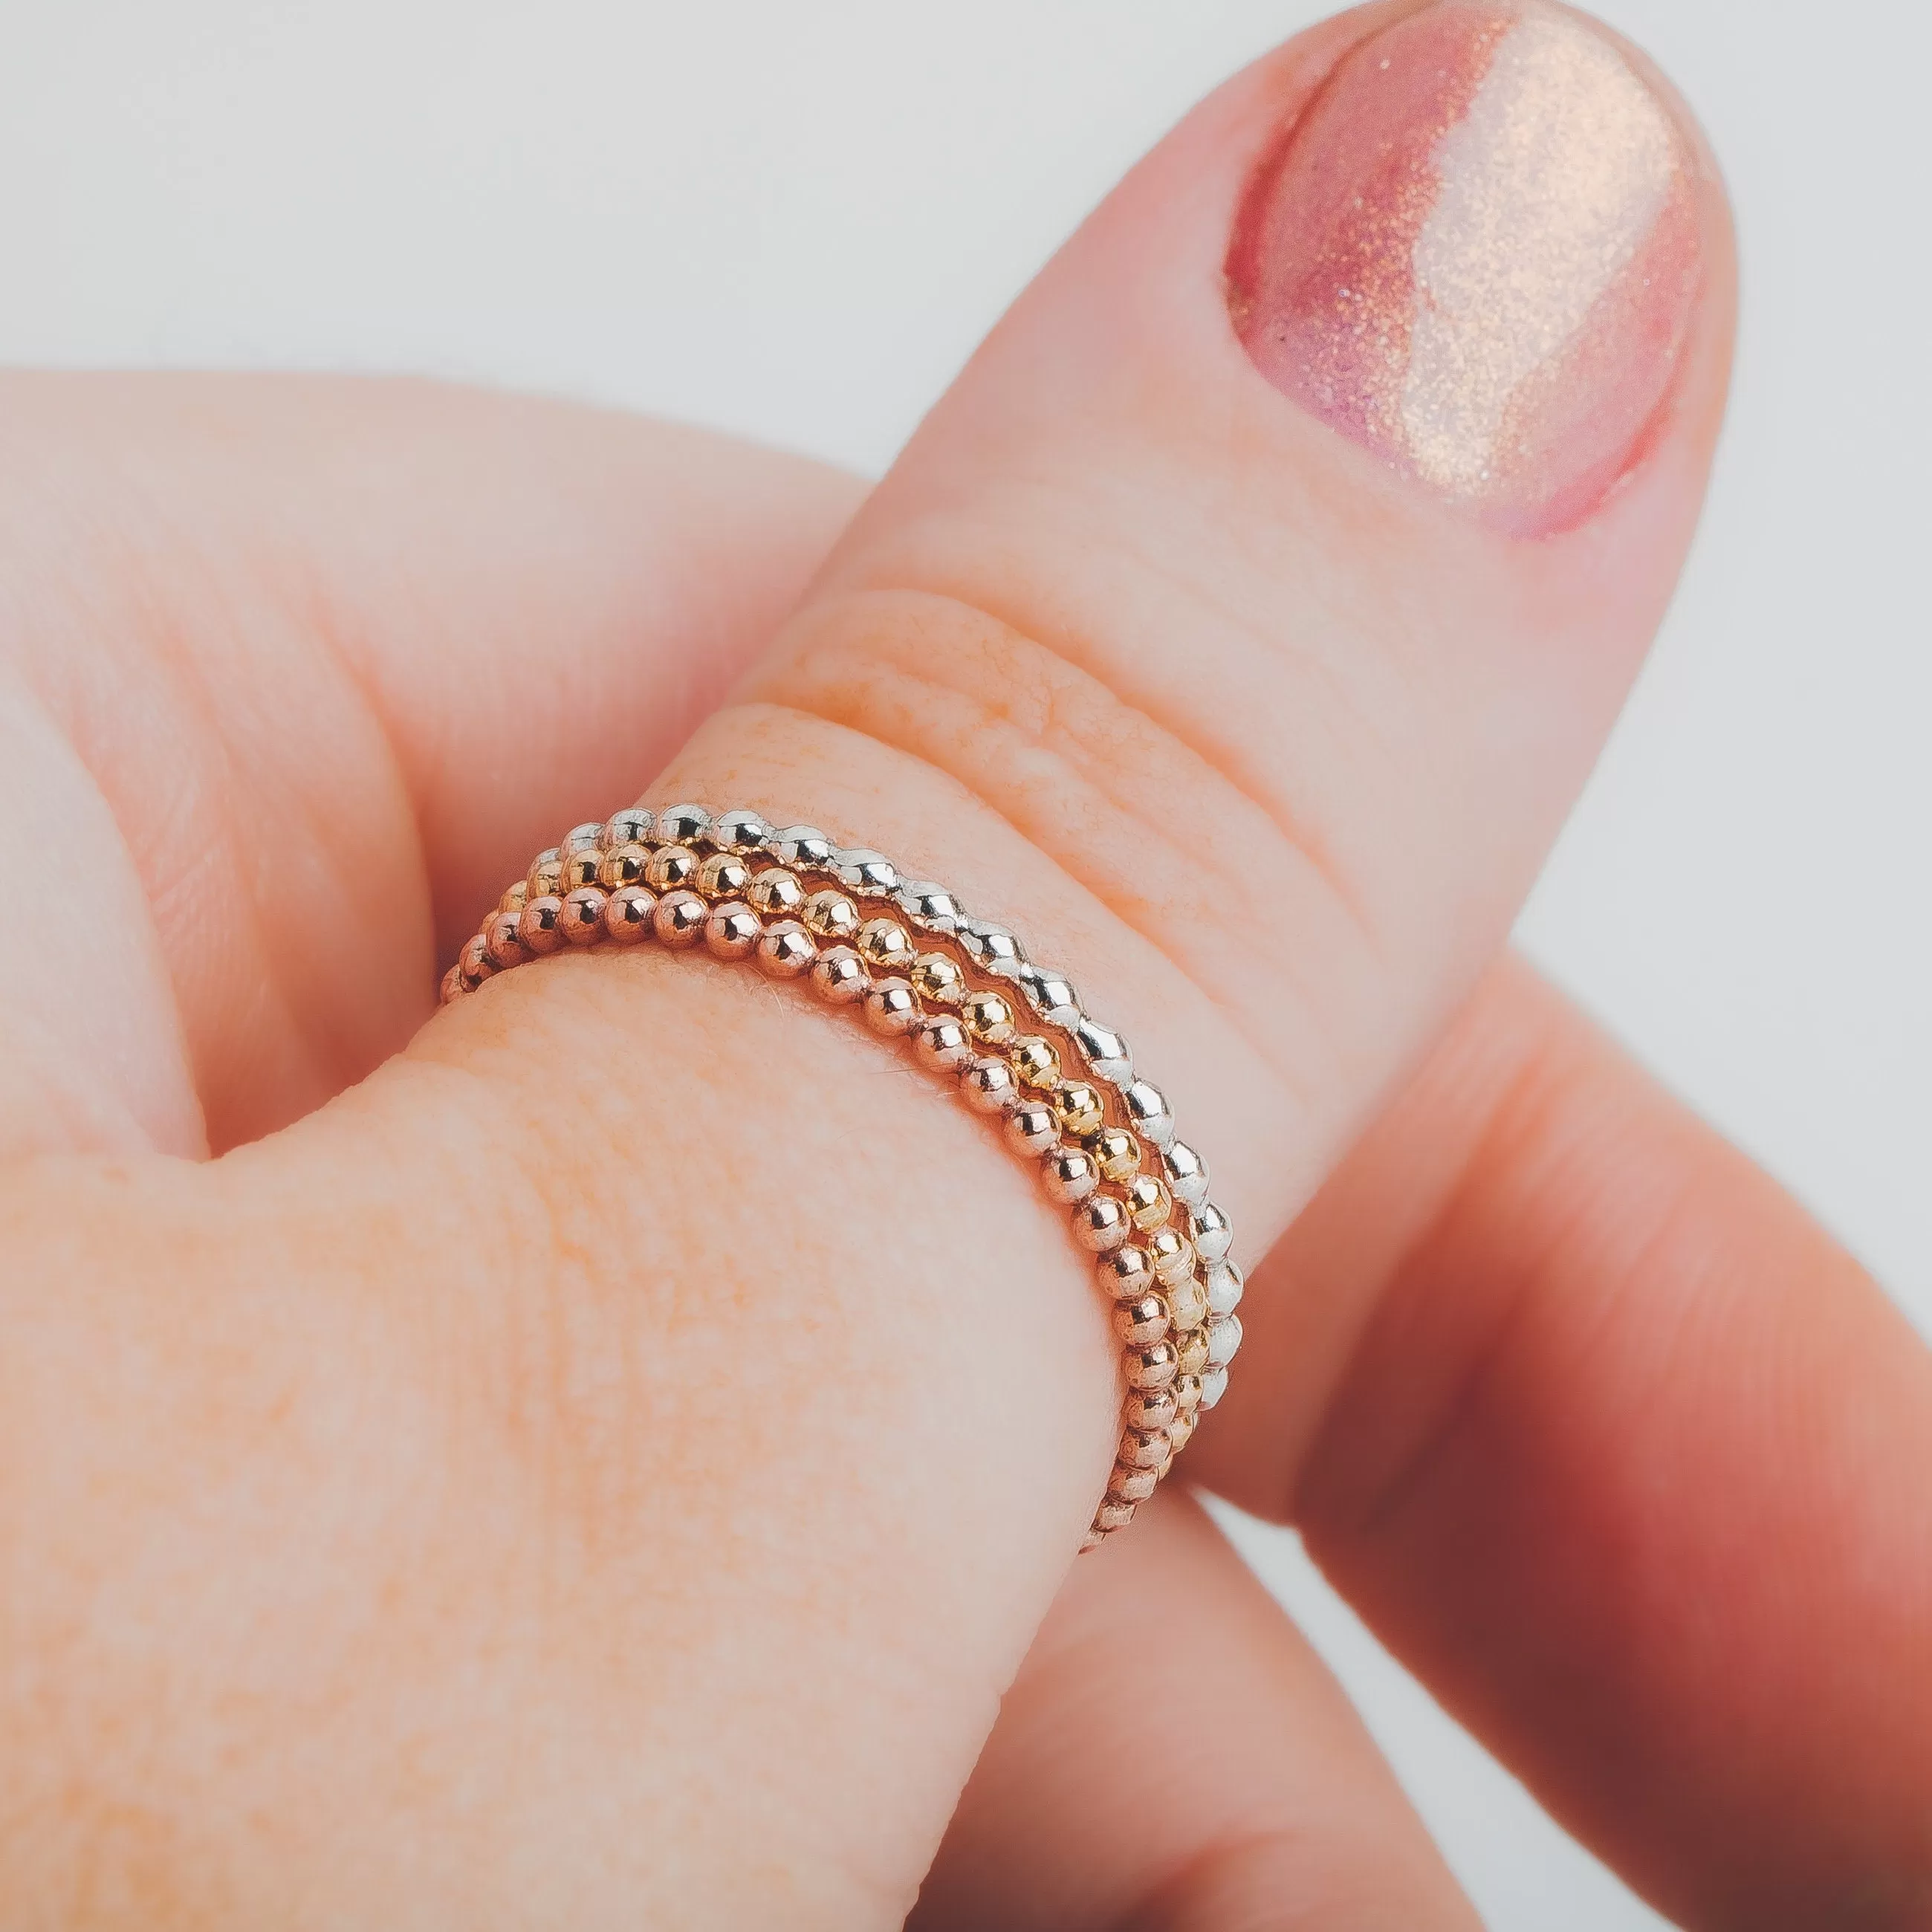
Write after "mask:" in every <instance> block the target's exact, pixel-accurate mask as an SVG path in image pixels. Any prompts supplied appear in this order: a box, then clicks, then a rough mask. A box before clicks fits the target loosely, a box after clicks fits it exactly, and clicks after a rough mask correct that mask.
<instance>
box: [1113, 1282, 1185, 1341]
mask: <svg viewBox="0 0 1932 1932" xmlns="http://www.w3.org/2000/svg"><path fill="white" fill-rule="evenodd" d="M1172 1326H1173V1323H1172V1321H1171V1320H1170V1319H1169V1316H1168V1312H1167V1304H1166V1302H1164V1301H1162V1299H1161V1298H1160V1296H1159V1295H1154V1294H1148V1295H1136V1296H1135V1297H1134V1298H1133V1301H1119V1302H1116V1303H1115V1304H1114V1333H1115V1334H1116V1335H1118V1336H1119V1337H1120V1338H1121V1340H1122V1341H1123V1342H1126V1343H1130V1345H1131V1346H1133V1347H1135V1348H1145V1346H1147V1344H1148V1343H1150V1342H1164V1341H1166V1340H1167V1331H1168V1330H1169V1328H1172Z"/></svg>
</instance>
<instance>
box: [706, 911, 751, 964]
mask: <svg viewBox="0 0 1932 1932" xmlns="http://www.w3.org/2000/svg"><path fill="white" fill-rule="evenodd" d="M764 932H765V922H764V921H763V919H760V918H759V916H758V915H757V913H754V911H753V910H751V907H749V906H748V905H747V904H745V902H744V901H743V900H742V899H727V900H725V901H724V903H723V904H721V905H715V906H713V907H712V908H711V916H710V917H709V919H706V921H705V922H704V944H705V947H706V950H708V951H709V953H710V955H711V956H712V959H750V958H751V955H752V954H753V953H754V952H756V951H757V945H758V941H760V939H762V938H763V937H764Z"/></svg>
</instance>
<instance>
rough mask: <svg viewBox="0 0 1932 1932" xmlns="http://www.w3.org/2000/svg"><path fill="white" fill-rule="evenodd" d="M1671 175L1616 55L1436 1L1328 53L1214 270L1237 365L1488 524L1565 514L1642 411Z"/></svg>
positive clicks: (1671, 280)
mask: <svg viewBox="0 0 1932 1932" xmlns="http://www.w3.org/2000/svg"><path fill="white" fill-rule="evenodd" d="M1694 166H1695V163H1694V160H1693V158H1692V156H1691V152H1690V151H1689V149H1688V146H1687V144H1686V142H1685V139H1684V136H1683V135H1682V133H1681V131H1680V130H1679V127H1678V126H1677V124H1676V121H1674V120H1673V118H1672V116H1671V115H1670V112H1669V111H1668V110H1667V109H1666V107H1664V104H1662V103H1661V101H1659V100H1658V97H1657V96H1656V95H1655V93H1654V92H1652V89H1651V88H1650V87H1649V85H1648V84H1647V83H1646V82H1645V81H1644V80H1643V79H1641V78H1640V77H1639V75H1638V74H1637V72H1636V71H1635V70H1634V68H1632V67H1631V65H1630V64H1629V62H1628V61H1627V60H1626V59H1625V57H1624V55H1622V53H1621V52H1619V50H1618V49H1617V48H1616V46H1614V45H1613V43H1611V42H1610V40H1608V39H1607V38H1606V37H1604V35H1602V34H1600V33H1598V32H1597V31H1595V29H1594V28H1592V27H1590V26H1588V25H1586V23H1583V21H1581V20H1578V19H1577V17H1574V15H1572V14H1570V13H1567V12H1564V11H1562V10H1559V9H1557V8H1556V7H1553V6H1549V5H1544V4H1542V0H1437V4H1436V5H1434V6H1432V7H1427V8H1425V9H1424V10H1422V11H1421V12H1419V13H1412V14H1410V15H1409V16H1408V17H1406V18H1404V19H1403V20H1400V21H1398V22H1397V23H1395V24H1394V26H1390V27H1388V28H1385V29H1384V30H1383V31H1382V32H1380V33H1379V34H1375V35H1373V37H1370V39H1369V40H1366V41H1364V42H1363V43H1361V44H1359V45H1358V46H1356V47H1355V48H1354V49H1352V51H1351V52H1349V54H1348V55H1346V57H1345V58H1343V61H1342V62H1341V63H1340V65H1339V66H1338V67H1337V69H1336V70H1335V71H1334V74H1332V75H1331V77H1329V79H1328V82H1327V83H1326V84H1325V86H1323V88H1322V89H1321V91H1320V92H1319V93H1318V94H1317V95H1316V97H1315V98H1314V99H1313V101H1312V102H1310V104H1309V106H1308V107H1307V109H1306V110H1304V113H1302V115H1301V117H1300V118H1299V120H1298V121H1297V123H1296V124H1295V126H1294V127H1292V129H1291V130H1289V133H1288V134H1287V136H1286V139H1284V141H1283V143H1282V144H1281V145H1280V147H1279V148H1278V149H1277V151H1276V152H1275V153H1274V154H1272V155H1271V157H1270V158H1269V159H1268V161H1267V163H1265V165H1264V166H1263V168H1262V172H1261V173H1260V175H1259V177H1258V178H1257V179H1256V182H1255V184H1254V185H1253V188H1252V189H1251V190H1250V193H1249V196H1248V197H1247V203H1246V205H1245V207H1244V211H1243V213H1242V216H1241V221H1240V223H1239V225H1238V229H1237V232H1236V234H1235V239H1234V243H1233V246H1232V250H1231V251H1230V255H1229V265H1228V266H1229V301H1230V306H1231V310H1232V314H1233V316H1234V319H1235V326H1236V328H1237V329H1238V332H1239V333H1240V335H1241V340H1242V342H1243V343H1244V345H1245V346H1246V347H1247V351H1248V353H1249V354H1250V356H1251V357H1252V358H1253V361H1254V362H1255V364H1256V366H1257V367H1258V368H1259V369H1260V371H1262V374H1263V375H1265V377H1268V380H1270V381H1271V383H1274V385H1275V386H1276V387H1277V388H1278V389H1281V390H1283V392H1286V394H1287V395H1289V396H1291V397H1292V398H1294V399H1295V401H1297V402H1298V403H1300V404H1302V405H1303V406H1304V407H1305V408H1307V409H1308V410H1311V411H1312V412H1313V413H1314V414H1315V415H1316V416H1319V417H1320V418H1321V419H1322V420H1323V421H1324V422H1327V423H1328V424H1329V425H1331V427H1333V428H1335V429H1337V430H1339V431H1341V432H1343V434H1346V435H1348V436H1349V437H1353V438H1354V439H1355V440H1356V441H1357V442H1358V443H1361V444H1363V445H1364V446H1367V448H1368V449H1370V450H1371V451H1373V452H1375V453H1376V455H1379V456H1380V457H1381V458H1383V459H1384V460H1385V461H1386V462H1388V463H1389V464H1391V466H1393V467H1394V468H1395V469H1397V470H1400V471H1401V472H1403V473H1404V474H1406V475H1409V476H1410V477H1412V478H1415V479H1417V480H1418V481H1420V482H1421V483H1423V484H1427V485H1428V486H1430V487H1433V488H1434V489H1435V490H1438V491H1439V492H1440V493H1442V494H1443V495H1445V496H1448V498H1450V499H1452V500H1454V501H1455V502H1458V503H1460V504H1462V505H1465V506H1466V507H1467V508H1469V509H1470V510H1471V511H1473V512H1474V513H1475V514H1477V515H1478V517H1481V520H1483V521H1484V522H1485V523H1489V524H1490V525H1492V526H1494V527H1496V528H1499V529H1504V530H1506V531H1509V532H1513V533H1516V534H1519V535H1538V534H1542V533H1544V532H1549V531H1552V530H1555V529H1562V528H1564V527H1566V526H1569V525H1571V524H1574V523H1577V522H1579V521H1580V520H1582V519H1583V517H1586V516H1587V515H1588V514H1589V512H1590V511H1591V510H1592V508H1594V507H1595V505H1596V504H1597V503H1598V502H1600V501H1601V499H1602V498H1603V496H1604V494H1605V493H1606V492H1607V490H1610V488H1611V487H1613V485H1614V484H1615V483H1616V481H1617V480H1618V478H1619V477H1620V476H1621V475H1622V474H1623V473H1624V472H1625V471H1626V470H1627V469H1628V468H1629V466H1631V463H1632V462H1633V461H1634V460H1635V458H1636V456H1637V452H1639V451H1640V449H1641V448H1642V446H1643V439H1644V434H1645V431H1646V428H1647V427H1648V425H1649V424H1650V423H1651V422H1652V420H1653V419H1655V416H1656V414H1657V413H1658V408H1659V406H1660V404H1661V402H1662V401H1663V399H1664V397H1665V396H1666V395H1667V392H1668V391H1669V389H1670V381H1671V378H1672V375H1673V372H1674V371H1675V369H1676V365H1677V362H1678V360H1679V356H1680V354H1681V353H1682V348H1683V344H1684V341H1685V336H1686V334H1687V332H1688V329H1689V326H1690V323H1691V316H1692V313H1693V311H1694V308H1695V305H1696V302H1697V293H1698V289H1699V286H1700V281H1701V267H1702V263H1701V249H1700V233H1699V228H1698V223H1697V206H1696V202H1695V200H1694V192H1693V190H1694Z"/></svg>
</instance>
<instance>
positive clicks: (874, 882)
mask: <svg viewBox="0 0 1932 1932" xmlns="http://www.w3.org/2000/svg"><path fill="white" fill-rule="evenodd" d="M832 876H833V877H835V878H836V879H837V880H838V883H840V884H841V886H844V888H845V889H846V890H847V892H856V893H857V894H858V895H859V896H860V898H883V897H884V896H885V895H886V894H888V893H890V892H897V891H898V889H899V868H898V867H897V866H896V865H894V864H893V863H892V861H891V860H890V859H888V858H887V857H886V855H885V854H884V853H883V852H874V850H872V848H871V847H870V846H869V845H854V846H850V847H841V850H839V852H838V856H836V858H835V859H833V861H832Z"/></svg>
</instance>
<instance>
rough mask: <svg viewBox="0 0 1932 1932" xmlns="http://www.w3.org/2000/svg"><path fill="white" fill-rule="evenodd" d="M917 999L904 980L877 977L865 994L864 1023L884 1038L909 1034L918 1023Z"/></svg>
mask: <svg viewBox="0 0 1932 1932" xmlns="http://www.w3.org/2000/svg"><path fill="white" fill-rule="evenodd" d="M865 1024H866V1025H868V1027H870V1028H871V1029H872V1031H874V1033H877V1034H885V1035H886V1037H887V1038H892V1037H894V1036H896V1035H900V1034H908V1033H910V1032H911V1031H912V1030H913V1028H914V1027H916V1026H917V1025H919V998H918V996H917V995H916V994H915V993H914V992H913V989H911V987H910V986H907V983H905V981H904V980H899V979H892V980H877V981H876V982H874V985H873V987H872V989H871V992H868V994H867V995H865Z"/></svg>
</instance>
